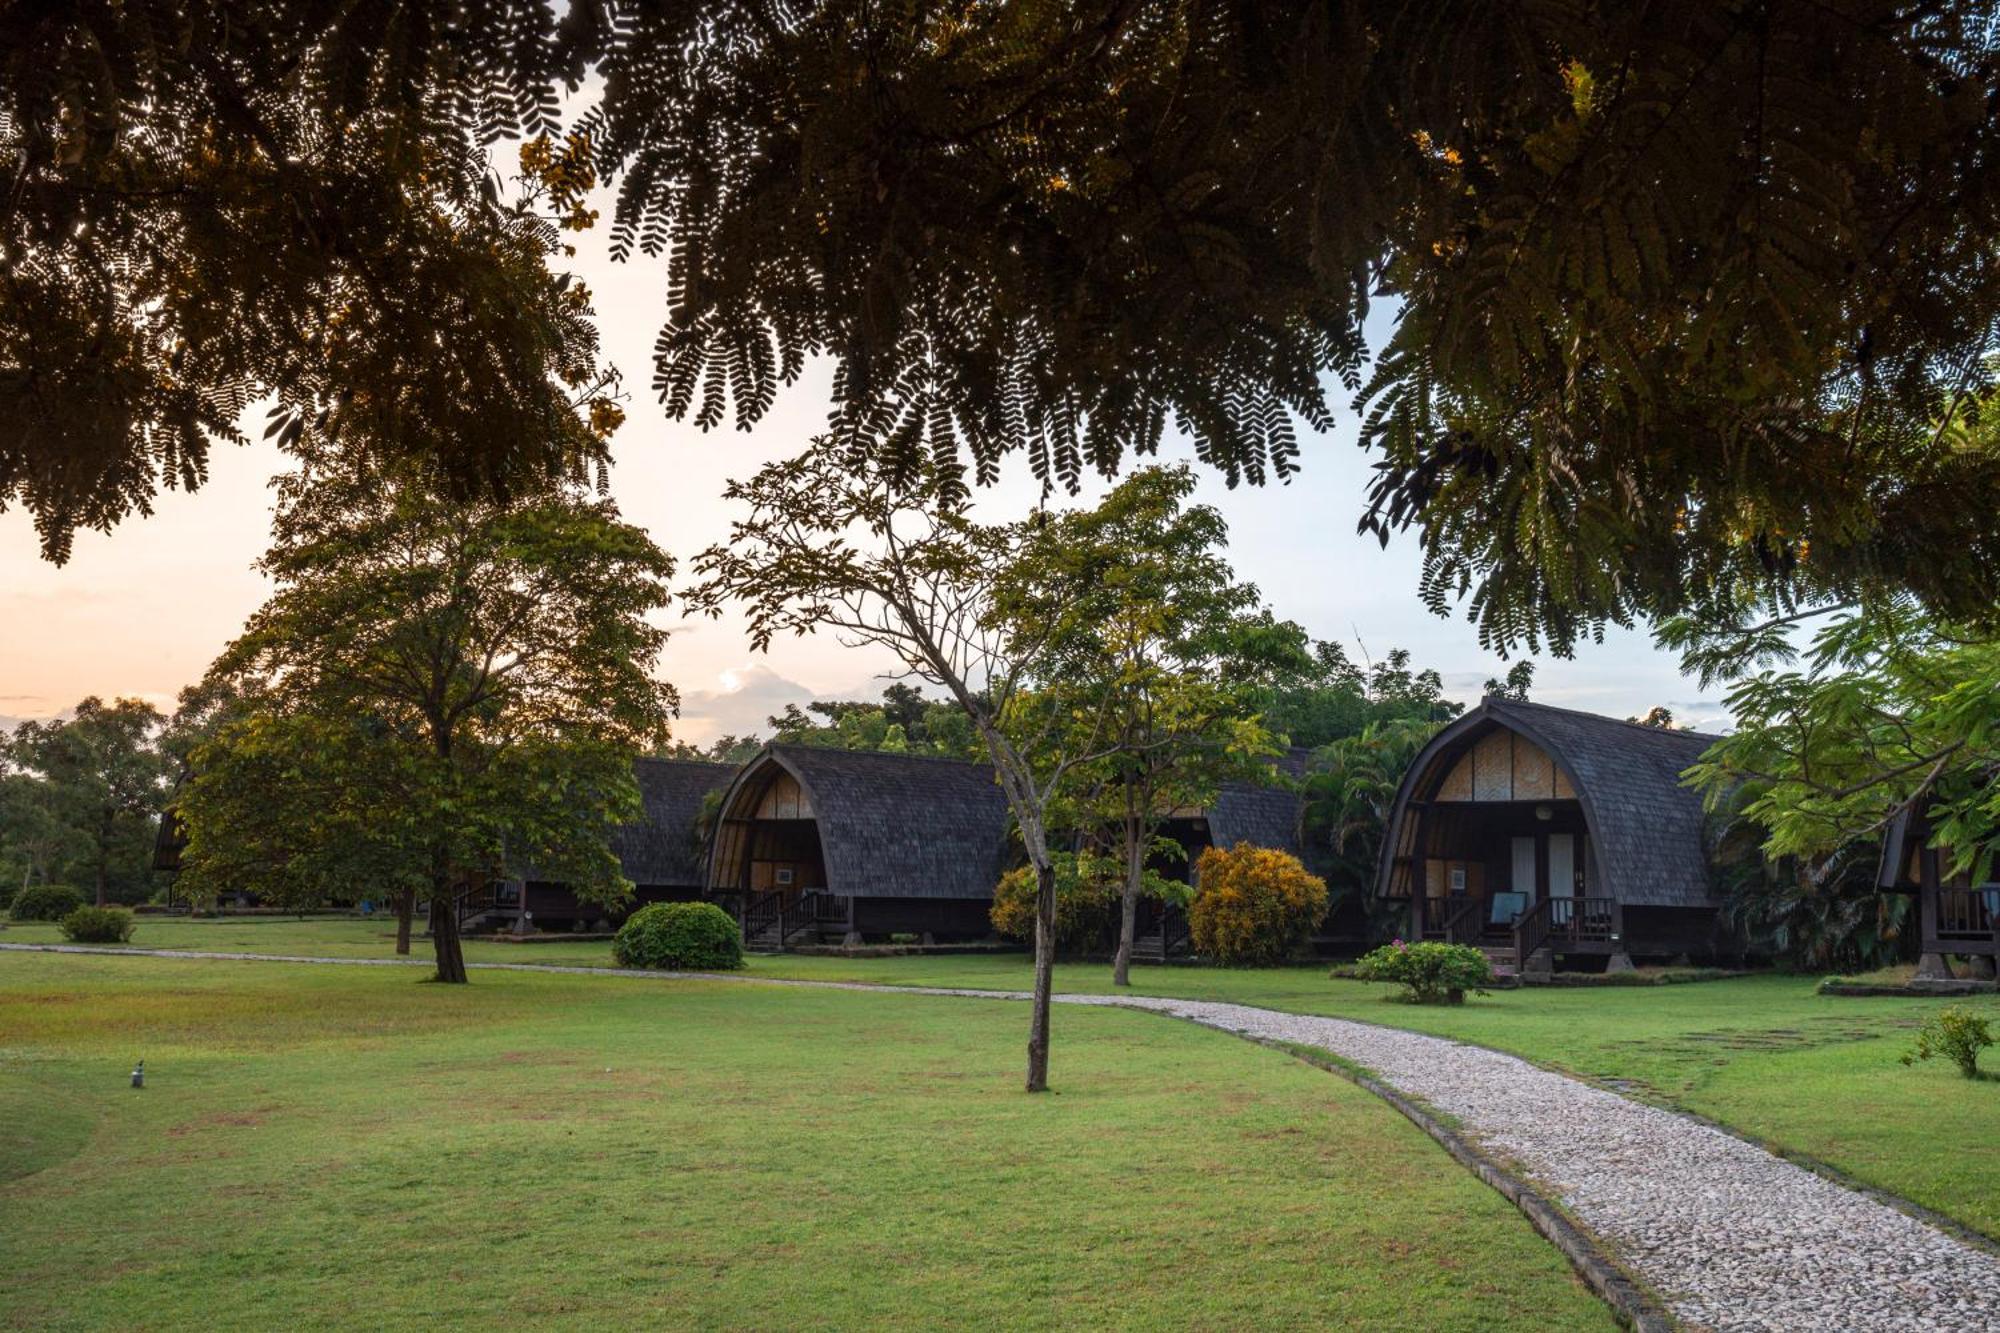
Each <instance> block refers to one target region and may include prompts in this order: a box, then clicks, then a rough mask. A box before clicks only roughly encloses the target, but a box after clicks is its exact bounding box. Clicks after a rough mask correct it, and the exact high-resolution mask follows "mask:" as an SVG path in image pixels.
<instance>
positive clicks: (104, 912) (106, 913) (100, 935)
mask: <svg viewBox="0 0 2000 1333" xmlns="http://www.w3.org/2000/svg"><path fill="white" fill-rule="evenodd" d="M58 925H59V926H60V927H61V929H62V933H63V938H64V939H66V940H71V941H73V942H75V943H77V944H123V943H125V941H127V940H129V939H131V938H132V914H131V913H130V912H128V911H126V910H125V909H124V908H122V907H79V908H77V909H76V910H75V911H74V912H71V913H69V914H68V915H66V916H65V917H63V919H62V920H61V921H60V922H59V923H58Z"/></svg>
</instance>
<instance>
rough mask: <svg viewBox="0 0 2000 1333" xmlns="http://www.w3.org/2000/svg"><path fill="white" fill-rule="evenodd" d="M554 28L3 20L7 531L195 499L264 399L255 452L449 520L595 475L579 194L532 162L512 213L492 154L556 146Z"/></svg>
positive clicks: (226, 12) (307, 19)
mask: <svg viewBox="0 0 2000 1333" xmlns="http://www.w3.org/2000/svg"><path fill="white" fill-rule="evenodd" d="M544 9H545V7H544V6H516V5H512V4H507V3H489V4H479V3H474V4H470V5H467V4H451V3H419V4H364V5H352V4H344V3H336V2H334V0H277V2H276V3H265V2H264V0H254V2H252V0H188V2H186V3H177V2H176V0H130V2H129V3H123V4H115V5H113V4H95V3H76V4H49V5H43V4H10V5H6V6H4V7H0V181H4V184H0V507H4V506H6V505H7V504H9V503H11V502H16V501H18V502H20V503H23V504H25V505H26V506H27V507H28V509H29V510H30V511H31V512H32V513H33V514H34V516H35V522H36V526H37V528H38V530H39V531H40V533H41V536H42V543H43V550H44V552H45V553H46V554H48V555H49V556H51V557H52V558H55V559H58V560H60V559H63V558H65V557H66V556H67V554H68V551H69V544H70V539H71V536H72V534H73V533H74V532H75V530H76V529H77V528H79V527H95V528H100V529H107V528H109V527H110V526H111V525H112V524H113V523H115V522H116V521H117V520H119V519H120V518H123V517H125V516H126V515H127V514H129V513H131V512H132V511H134V510H138V511H141V512H144V511H145V510H147V509H148V507H149V505H150V502H151V499H152V497H153V495H154V493H155V492H156V491H157V490H158V488H159V487H160V486H161V485H163V484H164V485H166V486H186V487H193V486H195V485H197V484H198V483H199V482H200V480H201V479H202V477H203V476H204V474H205V471H206V465H207V455H208V447H209V443H210V441H211V440H215V439H220V440H225V441H232V440H238V439H240V438H241V436H240V433H239V426H238V418H239V417H240V416H241V415H242V413H243V412H244V410H245V409H246V407H248V406H249V404H250V403H251V402H252V401H253V400H254V399H255V398H256V397H257V396H258V395H260V394H264V393H269V394H274V395H275V396H276V398H277V401H278V410H277V411H276V412H275V413H274V415H273V417H272V420H271V422H270V425H269V429H268V430H267V431H266V434H267V435H276V436H278V437H279V439H280V440H281V441H282V442H283V443H285V444H287V445H291V444H297V443H301V442H307V443H311V442H331V443H338V444H341V445H343V446H346V447H348V448H349V449H351V450H366V451H367V452H369V453H371V454H374V455H377V456H384V457H388V458H394V459H403V458H414V459H417V460H420V461H421V462H422V464H423V465H424V466H425V467H426V469H427V471H428V472H429V473H430V476H431V481H432V483H433V484H435V485H436V486H437V488H438V489H440V490H442V491H445V492H446V493H449V494H456V495H470V494H490V493H503V494H504V493H509V492H512V491H514V490H516V489H520V488H524V487H525V488H529V489H532V488H534V487H536V486H539V485H542V484H545V483H546V482H547V481H548V479H549V478H550V476H551V475H554V474H559V473H561V472H565V471H573V470H575V469H576V468H577V467H578V466H580V465H581V464H583V463H585V462H586V461H588V460H589V459H591V458H592V457H593V456H594V455H596V454H598V453H599V452H600V446H601V438H600V437H601V435H602V434H603V433H604V430H605V428H606V427H607V426H610V425H613V424H615V420H614V417H615V409H614V408H612V407H611V406H610V404H609V401H608V399H606V398H604V396H603V393H602V390H603V389H604V388H605V382H604V375H603V372H601V371H600V369H599V367H598V365H597V362H596V348H597V335H596V331H595V328H594V327H593V325H592V323H591V320H590V318H589V316H590V309H589V297H588V293H586V292H584V291H583V290H582V289H581V288H579V287H576V286H574V285H572V284H569V283H567V282H565V281H564V280H563V279H562V278H560V277H558V276H556V275H555V274H553V273H552V272H551V271H550V269H549V268H548V266H547V265H546V264H545V263H544V260H545V259H546V258H549V257H551V256H552V255H554V254H555V253H556V252H557V251H558V248H559V246H560V239H559V238H560V231H559V227H558V223H557V221H556V220H555V219H553V218H551V217H549V216H547V215H546V214H547V210H546V209H545V208H544V209H537V208H536V207H535V206H534V205H535V204H536V203H537V202H541V203H546V201H547V198H548V195H549V193H550V191H551V189H552V188H554V189H559V188H561V187H562V186H563V185H564V183H565V181H566V180H567V178H566V177H565V176H564V175H563V173H562V170H561V168H560V167H559V165H558V163H557V162H556V161H555V160H554V158H553V156H551V157H550V158H548V159H547V160H542V159H530V161H529V163H528V165H529V166H530V167H531V170H530V171H529V172H527V173H524V178H525V179H526V180H527V181H528V184H529V188H528V190H527V191H526V192H525V193H523V194H522V195H521V196H519V197H517V198H515V199H514V200H513V201H511V202H509V201H506V200H503V199H502V197H501V191H500V189H499V188H498V186H499V182H498V181H496V180H495V178H494V177H493V175H492V174H491V173H490V171H489V169H488V163H487V159H486V156H485V155H484V154H483V153H481V152H480V151H479V142H480V141H481V140H482V139H486V138H489V137H491V136H494V135H498V134H502V133H510V132H512V133H530V134H532V133H535V132H537V131H540V130H544V129H546V128H547V127H548V126H549V125H550V124H552V123H553V119H554V114H555V110H556V101H555V93H554V91H553V81H554V80H555V78H556V77H557V74H558V72H559V67H560V64H561V57H560V55H559V53H558V51H557V49H556V43H555V38H554V28H553V25H552V23H551V21H550V19H549V16H548V14H547V13H546V12H542V13H537V12H536V11H537V10H544ZM593 404H602V405H600V406H596V407H595V409H594V412H593V410H592V409H593ZM607 413H609V414H611V415H607Z"/></svg>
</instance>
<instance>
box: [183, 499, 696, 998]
mask: <svg viewBox="0 0 2000 1333" xmlns="http://www.w3.org/2000/svg"><path fill="white" fill-rule="evenodd" d="M278 497H279V500H278V511H277V518H276V521H275V523H274V525H273V539H274V541H273V546H272V549H271V551H270V553H269V554H267V555H266V556H265V557H264V560H263V562H262V564H261V566H260V567H261V568H262V569H263V571H264V572H265V573H266V574H268V575H269V576H270V577H271V579H272V580H273V582H275V583H276V584H277V585H278V589H277V592H276V593H275V594H274V595H273V596H272V598H271V599H270V601H268V602H266V603H265V604H264V606H263V608H262V609H260V610H259V611H258V612H257V613H256V614H255V615H253V616H252V617H251V618H250V623H249V625H248V626H247V627H246V628H245V630H244V632H243V635H242V637H240V638H238V639H237V640H236V641H235V642H234V643H232V644H231V645H230V646H229V648H228V649H227V650H226V651H225V652H224V653H223V654H222V656H221V657H219V658H218V659H217V660H216V662H215V664H214V665H213V666H212V667H211V668H210V672H209V681H208V684H207V687H206V689H205V691H204V692H203V693H202V694H201V695H197V696H196V697H195V698H194V699H192V700H191V701H190V703H191V706H192V707H191V711H193V712H195V713H196V714H199V712H200V711H201V710H202V709H204V708H205V707H209V706H211V703H212V699H213V698H218V697H219V698H223V699H228V698H230V697H231V696H235V701H234V702H233V703H230V704H228V705H227V706H226V707H225V708H224V709H223V710H222V715H221V717H220V720H219V722H218V724H217V725H216V726H215V728H214V733H213V736H212V738H211V739H209V740H207V741H206V742H201V743H196V744H195V746H194V749H193V751H192V753H191V755H190V768H191V770H192V777H191V779H190V781H189V782H188V783H187V784H186V786H185V787H184V789H183V791H182V794H181V796H180V799H179V803H178V810H179V814H180V817H181V819H182V822H183V824H184V826H185V827H186V830H187V834H188V844H187V851H186V853H185V855H184V857H183V863H184V867H185V868H184V870H183V882H184V884H185V885H186V886H188V887H190V888H195V889H200V890H202V891H213V890H218V889H227V888H255V889H257V890H259V891H260V892H270V893H274V894H275V895H276V896H277V897H279V898H288V899H296V898H298V897H300V896H305V895H313V894H324V893H326V892H327V891H328V889H329V888H350V889H353V890H355V891H357V892H361V891H366V889H367V886H369V885H371V884H372V885H373V891H375V892H381V893H386V894H389V895H391V896H395V895H403V897H404V901H405V902H407V901H408V895H409V894H410V893H411V892H412V890H413V889H414V888H415V886H417V885H419V884H421V885H422V886H423V887H424V890H425V891H426V892H427V893H428V895H429V898H430V903H431V933H432V938H433V941H434V943H435V947H436V951H437V960H438V977H439V979H440V980H444V981H453V982H458V981H464V980H465V966H464V959H463V957H462V955H461V952H460V949H459V945H458V920H457V906H456V904H457V899H458V898H459V897H460V896H462V895H463V894H464V893H465V892H466V891H467V890H468V889H470V888H472V887H475V886H477V885H479V884H482V883H485V882H488V881H490V880H495V879H503V878H507V877H509V876H510V875H518V874H521V873H523V872H524V871H525V870H528V869H532V870H533V871H534V872H535V873H536V874H538V875H541V876H544V877H547V878H549V879H555V880H561V881H563V882H566V883H568V884H570V885H571V886H572V887H573V888H574V890H575V892H576V893H577V895H578V896H579V897H581V898H584V899H587V900H590V901H595V902H617V901H619V900H620V899H622V898H623V897H624V896H625V895H626V894H628V893H629V892H630V889H631V886H630V884H629V883H628V882H627V881H626V879H625V877H624V874H623V872H622V871H621V870H620V868H619V863H618V858H617V856H616V855H615V854H614V853H613V852H612V851H611V849H610V843H609V838H610V834H611V830H612V829H613V828H615V827H616V826H618V825H620V824H627V823H631V822H633V821H634V820H636V819H637V818H639V817H640V815H641V814H642V813H643V812H642V809H641V806H640V803H639V791H638V786H637V784H636V782H635V781H634V779H633V775H632V760H633V758H634V757H635V756H636V755H637V754H639V753H641V752H642V751H644V750H646V749H648V748H651V747H653V746H658V745H663V744H665V743H666V741H667V733H668V725H669V721H670V719H671V716H672V714H673V711H674V709H675V707H676V706H677V703H678V696H677V695H676V694H675V693H674V690H673V688H672V687H671V686H669V685H667V684H665V683H663V682H661V681H658V680H656V679H654V678H653V676H652V674H651V673H652V670H653V668H654V666H655V665H656V664H657V661H658V658H659V653H660V649H661V647H662V646H663V645H664V644H665V642H666V638H667V635H666V631H664V630H662V629H659V628H658V627H657V626H655V625H653V624H652V623H651V622H650V620H649V619H648V617H650V616H652V615H654V614H656V613H658V612H659V611H660V610H661V609H662V608H664V607H665V606H666V604H667V596H668V594H667V587H666V581H667V579H668V578H669V577H671V575H672V573H673V561H672V560H671V559H670V558H669V557H668V556H667V554H666V553H665V552H663V551H661V550H660V549H659V548H658V547H656V546H655V545H654V544H653V543H652V541H651V540H650V539H649V538H648V537H647V536H646V534H645V533H644V532H643V531H641V530H640V529H638V528H635V527H633V526H632V525H630V524H628V523H625V522H623V521H621V520H620V519H619V517H618V512H617V510H616V508H615V507H614V506H613V505H612V504H611V503H610V502H609V501H608V500H595V499H592V498H590V497H589V496H588V495H587V494H585V493H583V492H581V491H579V490H576V489H572V488H555V489H552V490H550V491H549V492H547V493H546V494H543V495H539V496H535V497H532V498H530V499H527V500H525V501H522V502H519V503H516V504H514V505H512V506H509V507H501V506H495V505H464V506H451V505H441V504H439V503H438V502H437V499H436V497H435V496H433V495H431V494H430V493H429V492H428V491H427V490H425V489H424V488H423V487H422V486H421V485H418V484H413V483H412V482H411V481H410V479H409V478H408V477H407V476H399V475H395V474H388V475H383V474H368V475H356V474H339V473H333V474H320V475H312V474H308V473H303V472H301V473H294V474H289V475H287V476H285V477H284V478H282V479H281V480H280V483H279V488H278ZM204 696H207V697H204ZM195 725H198V723H196V724H195Z"/></svg>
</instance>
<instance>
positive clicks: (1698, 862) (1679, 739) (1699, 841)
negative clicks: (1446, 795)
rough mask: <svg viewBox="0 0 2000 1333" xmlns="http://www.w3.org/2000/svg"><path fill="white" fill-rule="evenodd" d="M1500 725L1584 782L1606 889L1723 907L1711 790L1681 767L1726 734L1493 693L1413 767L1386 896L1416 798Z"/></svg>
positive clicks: (1581, 789) (1394, 831)
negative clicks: (1706, 808) (1709, 827)
mask: <svg viewBox="0 0 2000 1333" xmlns="http://www.w3.org/2000/svg"><path fill="white" fill-rule="evenodd" d="M1500 728H1504V729H1506V730H1509V731H1512V732H1514V733H1515V734H1517V735H1519V736H1522V737H1524V738H1526V739H1527V740H1529V741H1531V742H1533V743H1534V744H1535V745H1537V746H1539V747H1540V748H1541V749H1542V750H1543V751H1544V752H1545V753H1547V755H1548V756H1549V757H1550V758H1551V759H1552V760H1554V761H1555V764H1556V767H1557V768H1558V769H1559V770H1560V771H1561V772H1562V773H1563V774H1564V775H1565V776H1567V777H1568V779H1569V782H1570V785H1571V786H1572V787H1574V788H1575V789H1576V799H1577V801H1578V803H1579V804H1580V805H1581V806H1582V808H1583V814H1584V821H1585V824H1586V826H1587V828H1588V829H1589V832H1590V846H1591V855H1592V856H1593V857H1594V858H1595V859H1596V863H1597V868H1598V871H1599V874H1600V883H1601V885H1602V889H1601V891H1602V892H1603V893H1605V894H1607V895H1610V896H1613V897H1616V898H1617V899H1618V900H1619V901H1621V902H1623V903H1626V904H1628V905H1634V906H1642V907H1709V906H1713V905H1714V902H1715V897H1714V889H1713V886H1712V884H1711V881H1710V877H1709V867H1708V851H1707V840H1706V837H1705V818H1704V815H1703V811H1702V807H1701V797H1700V795H1699V794H1698V793H1696V792H1694V791H1691V790H1689V789H1688V788H1686V787H1683V786H1682V785H1681V774H1682V773H1683V772H1685V771H1686V770H1687V768H1688V767H1689V766H1690V765H1692V764H1693V763H1694V762H1695V760H1696V759H1698V758H1700V756H1701V753H1702V751H1703V750H1706V749H1707V748H1708V747H1709V746H1710V745H1712V744H1714V742H1715V740H1716V739H1717V738H1716V737H1714V736H1709V735H1704V734H1702V733H1699V732H1693V731H1675V730H1672V729H1670V728H1665V727H1645V726H1640V725H1639V724H1637V723H1635V722H1621V721H1619V720H1618V719H1616V718H1609V717H1600V716H1598V715H1597V714H1595V713H1581V712H1577V711H1575V710H1574V709H1569V708H1554V707H1551V706H1549V705H1547V704H1533V703H1516V702H1513V701H1511V700H1505V699H1490V698H1489V699H1485V700H1482V701H1481V702H1480V703H1479V705H1478V706H1477V707H1476V708H1473V709H1472V710H1471V711H1469V712H1467V713H1466V714H1465V715H1464V716H1462V717H1460V718H1458V719H1457V720H1456V721H1454V722H1453V723H1452V724H1451V725H1450V726H1448V727H1446V728H1445V729H1444V730H1443V731H1440V732H1439V733H1438V734H1437V735H1436V736H1435V737H1434V738H1433V739H1432V740H1431V743H1430V744H1429V745H1427V746H1425V747H1424V749H1423V751H1422V753H1420V754H1419V755H1418V756H1417V758H1416V761H1415V762H1414V763H1412V764H1411V765H1410V771H1409V773H1408V774H1406V775H1405V776H1404V779H1403V785H1402V789H1401V790H1400V791H1399V792H1398V793H1397V795H1396V804H1395V807H1394V811H1393V813H1392V815H1391V819H1390V828H1389V831H1388V836H1387V837H1385V838H1384V839H1383V859H1382V863H1381V866H1380V868H1379V870H1378V872H1377V876H1376V892H1377V893H1382V894H1386V893H1387V892H1388V891H1389V881H1390V868H1391V858H1392V856H1393V854H1394V853H1393V849H1394V848H1395V847H1396V846H1397V844H1398V835H1399V833H1400V831H1401V827H1402V821H1403V820H1405V819H1408V818H1409V817H1410V806H1411V804H1412V803H1413V802H1423V801H1428V800H1430V799H1432V797H1433V796H1434V795H1435V793H1436V790H1437V787H1438V784H1439V783H1441V782H1442V781H1443V779H1444V777H1445V775H1446V773H1447V772H1448V771H1449V770H1450V768H1451V765H1452V763H1453V761H1454V760H1456V759H1457V757H1458V756H1459V755H1461V754H1463V753H1464V752H1465V750H1466V749H1467V748H1468V747H1470V746H1472V745H1474V744H1476V743H1477V742H1478V741H1479V739H1480V738H1481V737H1483V736H1486V735H1488V734H1490V733H1491V732H1493V731H1494V730H1496V729H1500Z"/></svg>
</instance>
